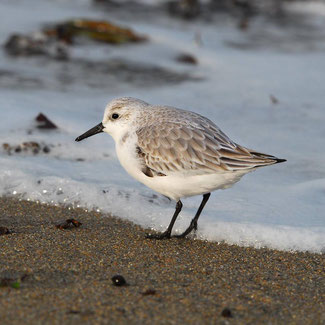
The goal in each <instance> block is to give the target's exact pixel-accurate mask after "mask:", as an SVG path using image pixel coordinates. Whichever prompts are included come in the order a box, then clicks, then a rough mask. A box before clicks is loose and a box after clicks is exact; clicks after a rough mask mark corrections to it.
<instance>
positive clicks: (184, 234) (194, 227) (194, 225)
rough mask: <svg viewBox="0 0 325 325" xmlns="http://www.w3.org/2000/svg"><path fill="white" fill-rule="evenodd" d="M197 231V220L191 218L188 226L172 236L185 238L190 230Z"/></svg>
mask: <svg viewBox="0 0 325 325" xmlns="http://www.w3.org/2000/svg"><path fill="white" fill-rule="evenodd" d="M193 230H194V231H197V221H196V220H192V221H191V224H190V225H189V227H188V228H187V229H186V230H185V231H184V232H183V233H182V234H180V235H175V236H173V237H176V238H185V237H186V236H187V235H188V234H189V233H190V232H191V231H193Z"/></svg>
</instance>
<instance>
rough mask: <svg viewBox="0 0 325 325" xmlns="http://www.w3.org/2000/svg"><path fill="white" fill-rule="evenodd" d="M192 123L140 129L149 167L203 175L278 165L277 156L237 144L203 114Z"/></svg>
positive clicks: (164, 172) (155, 171) (160, 171)
mask: <svg viewBox="0 0 325 325" xmlns="http://www.w3.org/2000/svg"><path fill="white" fill-rule="evenodd" d="M193 114H194V113H193ZM195 116H196V115H195ZM195 116H194V117H195ZM192 118H193V116H192ZM192 121H193V120H192V119H191V121H190V122H189V121H186V120H185V122H184V121H177V122H169V121H165V122H163V123H157V122H156V123H153V124H149V125H148V124H147V125H145V126H143V127H141V128H139V129H138V130H137V131H136V133H137V136H138V148H139V149H140V151H141V159H143V164H144V166H145V168H149V169H150V170H151V171H152V172H153V174H155V175H169V174H171V173H174V172H179V171H182V172H183V173H184V174H193V175H199V174H206V173H218V172H226V171H236V170H243V169H247V170H249V169H252V168H256V167H259V166H265V165H270V164H274V163H275V162H276V158H275V157H273V156H270V155H265V154H262V153H258V152H254V151H252V150H250V149H247V148H245V147H242V146H240V145H237V144H236V143H234V142H233V141H231V140H230V139H229V138H228V137H227V136H226V134H224V133H223V132H222V131H221V130H220V129H219V128H218V127H217V126H216V125H214V124H213V123H212V122H211V121H210V120H208V119H206V118H204V117H202V116H200V115H197V118H196V119H194V122H193V123H191V122H192Z"/></svg>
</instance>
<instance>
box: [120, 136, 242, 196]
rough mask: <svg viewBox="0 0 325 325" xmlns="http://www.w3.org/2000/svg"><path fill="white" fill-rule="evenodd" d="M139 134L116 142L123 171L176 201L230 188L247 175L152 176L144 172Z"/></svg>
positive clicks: (240, 173) (177, 174) (239, 173)
mask: <svg viewBox="0 0 325 325" xmlns="http://www.w3.org/2000/svg"><path fill="white" fill-rule="evenodd" d="M136 148H137V138H136V135H134V136H129V137H128V138H127V139H126V140H125V141H122V140H120V141H116V153H117V156H118V159H119V161H120V163H121V165H122V166H123V168H124V169H125V170H126V171H127V172H128V173H129V174H130V175H131V176H132V177H134V178H135V179H136V180H138V181H139V182H141V183H143V184H144V185H146V186H148V187H149V188H151V189H153V190H154V191H156V192H158V193H161V194H163V195H165V196H167V197H169V198H171V199H173V200H175V201H178V200H179V199H180V198H182V197H188V196H194V195H199V194H204V193H208V192H211V191H214V190H217V189H224V188H227V187H230V186H231V185H233V184H234V183H236V182H238V181H239V179H240V178H241V177H242V176H243V175H244V174H246V173H247V171H244V172H243V171H242V172H224V173H216V174H208V175H192V176H189V175H184V174H182V173H174V174H172V175H167V176H154V177H148V176H146V175H145V174H144V173H143V172H142V168H143V166H142V164H141V161H140V160H139V158H138V156H137V150H136Z"/></svg>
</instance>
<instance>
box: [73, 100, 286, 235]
mask: <svg viewBox="0 0 325 325" xmlns="http://www.w3.org/2000/svg"><path fill="white" fill-rule="evenodd" d="M100 132H106V133H108V134H110V135H111V136H112V137H113V139H114V141H115V145H116V153H117V156H118V159H119V161H120V163H121V165H122V166H123V167H124V168H125V170H126V171H127V172H128V173H129V174H130V175H131V176H133V177H134V178H135V179H137V180H138V181H140V182H141V183H143V184H145V185H146V186H148V187H150V188H151V189H153V190H154V191H156V192H159V193H161V194H163V195H165V196H167V197H168V198H170V199H172V200H175V201H176V202H177V203H176V209H175V213H174V215H173V217H172V220H171V222H170V224H169V226H168V228H167V230H166V231H165V232H163V233H159V234H147V237H148V238H156V239H163V238H170V237H171V232H172V228H173V226H174V223H175V221H176V218H177V216H178V214H179V213H180V211H181V209H182V206H183V204H182V202H181V200H180V199H181V198H183V197H189V196H194V195H199V194H203V199H202V202H201V204H200V206H199V209H198V210H197V212H196V215H195V217H194V218H193V219H192V221H191V223H190V225H189V227H188V228H187V229H186V230H185V231H184V232H183V233H182V234H180V235H175V237H180V238H182V237H185V236H186V235H187V234H189V233H190V232H191V231H192V230H196V229H197V222H198V219H199V216H200V214H201V212H202V210H203V208H204V206H205V204H206V203H207V201H208V199H209V197H210V192H211V191H214V190H217V189H224V188H228V187H230V186H231V185H233V184H234V183H236V182H238V181H239V180H240V178H241V177H242V176H243V175H244V174H246V173H248V172H250V171H252V170H254V169H256V168H257V167H262V166H267V165H272V164H276V163H279V162H283V161H285V159H279V158H276V157H274V156H271V155H267V154H264V153H260V152H256V151H254V150H251V149H247V148H245V147H243V146H240V145H239V144H237V143H235V142H233V141H232V140H230V139H229V138H228V137H227V135H226V134H224V133H223V132H222V131H221V130H220V129H219V128H218V127H217V126H216V125H215V124H214V123H213V122H211V121H210V120H209V119H207V118H206V117H204V116H201V115H199V114H197V113H194V112H190V111H185V110H182V109H178V108H174V107H169V106H154V105H150V104H148V103H146V102H144V101H142V100H139V99H134V98H129V97H125V98H118V99H115V100H113V101H111V102H110V103H109V104H108V105H107V106H106V109H105V113H104V117H103V121H102V122H101V123H99V124H98V125H96V126H95V127H93V128H92V129H90V130H88V131H87V132H85V133H84V134H82V135H80V136H79V137H78V138H76V141H81V140H83V139H85V138H88V137H90V136H92V135H95V134H97V133H100Z"/></svg>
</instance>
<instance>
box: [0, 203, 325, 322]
mask: <svg viewBox="0 0 325 325" xmlns="http://www.w3.org/2000/svg"><path fill="white" fill-rule="evenodd" d="M70 218H74V219H77V220H78V221H80V222H81V223H82V225H81V226H80V227H73V226H72V228H71V229H65V230H61V229H58V228H57V227H56V226H55V224H57V223H59V222H62V221H64V220H66V219H70ZM0 227H7V228H8V229H9V230H11V231H12V232H13V233H12V234H7V235H2V236H0V247H1V248H0V252H1V258H0V272H1V273H0V280H1V279H4V278H6V279H12V280H13V281H14V280H15V281H16V282H19V288H16V289H15V288H13V287H12V286H11V285H9V286H8V285H5V286H2V287H0V301H1V304H0V314H1V315H2V316H1V318H2V324H21V323H22V322H24V323H26V324H38V323H39V324H40V323H42V324H44V323H51V324H59V323H62V322H64V323H69V324H77V323H80V322H81V323H89V322H90V323H94V324H97V323H98V324H99V323H105V322H108V321H109V322H112V323H114V324H123V323H126V322H131V323H132V324H149V323H152V322H154V323H164V324H178V323H181V322H183V323H193V324H197V323H209V324H211V323H213V324H225V323H233V324H247V323H251V324H262V323H272V324H273V323H292V324H318V323H319V324H320V323H322V322H324V321H325V313H324V312H322V311H323V310H324V309H325V308H324V307H325V306H324V301H325V294H324V293H325V271H324V270H325V259H324V256H323V255H322V254H316V253H308V252H285V251H277V250H271V249H266V248H261V249H255V248H251V247H239V246H236V245H228V244H219V243H215V242H207V241H201V240H191V239H181V240H180V239H171V240H162V241H156V240H149V239H146V238H145V236H144V235H145V231H144V230H143V229H142V228H141V227H140V226H137V225H134V224H132V223H131V222H129V221H125V220H121V219H118V218H115V217H111V216H108V215H106V214H105V215H104V214H102V213H98V212H93V211H91V212H85V211H84V210H82V209H71V210H69V209H67V208H63V207H55V206H51V205H42V204H37V203H34V202H27V201H19V200H17V199H14V198H6V197H2V198H0ZM116 274H120V275H122V276H124V278H125V279H126V282H127V283H128V285H127V286H123V287H117V286H114V285H113V283H112V281H111V277H112V276H114V275H116Z"/></svg>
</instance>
